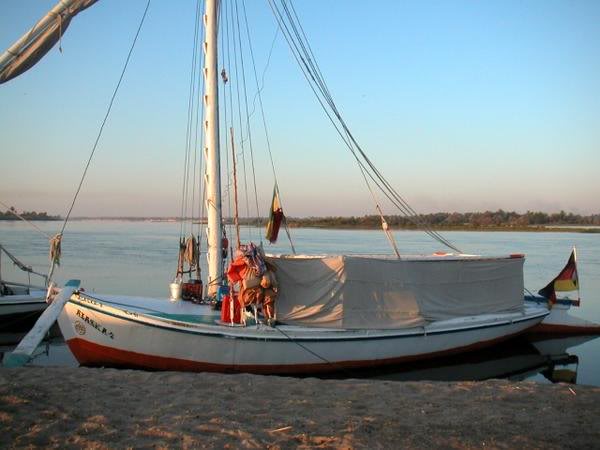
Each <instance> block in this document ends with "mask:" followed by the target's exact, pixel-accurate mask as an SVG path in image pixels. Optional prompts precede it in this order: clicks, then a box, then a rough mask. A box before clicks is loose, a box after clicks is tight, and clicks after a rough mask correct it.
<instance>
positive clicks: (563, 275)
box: [538, 248, 579, 306]
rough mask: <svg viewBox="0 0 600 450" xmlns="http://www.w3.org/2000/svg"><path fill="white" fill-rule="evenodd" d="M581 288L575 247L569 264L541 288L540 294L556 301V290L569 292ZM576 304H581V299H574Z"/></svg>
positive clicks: (551, 301)
mask: <svg viewBox="0 0 600 450" xmlns="http://www.w3.org/2000/svg"><path fill="white" fill-rule="evenodd" d="M578 290H579V277H578V275H577V255H576V253H575V249H574V248H573V251H572V252H571V256H569V260H568V261H567V264H566V265H565V267H564V268H563V270H561V271H560V273H559V274H558V275H557V276H556V277H555V278H554V279H553V280H552V281H551V282H550V283H548V285H546V287H544V288H543V289H540V290H539V291H538V294H540V295H541V296H543V297H546V298H547V299H548V300H550V303H555V302H556V292H568V291H578ZM573 304H574V305H575V306H579V300H575V301H573Z"/></svg>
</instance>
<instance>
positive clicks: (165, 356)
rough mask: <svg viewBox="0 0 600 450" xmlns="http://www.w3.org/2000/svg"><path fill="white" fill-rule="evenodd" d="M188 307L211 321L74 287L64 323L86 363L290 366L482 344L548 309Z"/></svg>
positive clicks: (395, 358) (379, 361) (339, 364)
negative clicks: (354, 319)
mask: <svg viewBox="0 0 600 450" xmlns="http://www.w3.org/2000/svg"><path fill="white" fill-rule="evenodd" d="M163 302H164V303H163V305H164V308H163V309H162V310H163V311H168V310H171V313H173V308H171V306H172V305H170V304H169V303H168V301H166V300H165V301H163ZM179 303H183V302H179ZM186 303H187V302H186ZM144 304H145V305H152V304H151V303H144ZM157 304H159V303H157V302H156V301H155V302H154V305H157ZM153 307H154V306H153ZM184 307H185V308H187V310H194V309H195V311H197V312H196V314H197V316H196V317H201V318H202V321H204V322H205V323H193V322H191V321H189V320H188V321H183V320H178V317H180V316H178V315H175V314H171V315H168V314H162V315H161V314H160V311H159V310H157V309H154V310H151V309H150V308H144V309H141V308H138V307H136V306H135V305H128V304H127V303H126V301H124V300H123V301H120V302H119V304H116V303H114V300H111V301H104V300H102V299H99V298H93V299H92V298H86V297H84V296H78V295H74V296H73V297H72V298H71V299H70V301H69V302H68V303H67V304H66V305H65V308H64V310H63V312H62V313H61V315H60V317H59V325H60V328H61V332H62V334H63V336H64V338H65V340H66V342H67V343H68V345H69V347H70V349H71V351H72V352H73V354H74V355H75V357H76V358H77V360H78V361H79V363H80V364H82V365H92V366H117V367H132V368H143V369H155V370H185V371H218V372H252V373H269V374H276V373H277V374H283V373H317V372H329V371H336V370H340V369H350V368H352V369H354V368H362V367H374V366H379V365H388V364H397V363H402V362H407V361H411V360H417V359H424V358H432V357H435V356H441V355H448V354H451V353H458V352H463V351H467V350H472V349H476V348H481V347H484V346H488V345H491V344H493V343H496V342H498V341H501V340H504V339H507V338H509V337H511V336H514V335H517V334H519V333H522V332H524V331H525V330H527V329H529V328H531V327H533V326H535V325H536V324H538V323H540V322H541V321H542V320H543V319H544V317H545V316H546V315H547V314H548V311H547V310H546V309H545V308H541V307H531V308H526V309H525V310H524V312H522V313H513V314H498V315H485V316H473V317H465V318H461V319H453V320H448V321H441V322H436V323H433V324H430V325H427V326H425V327H418V328H410V329H400V330H344V329H315V328H303V327H297V326H285V325H281V326H278V327H276V328H270V327H267V326H263V325H259V326H258V327H257V326H248V327H229V326H226V325H220V324H217V323H215V322H214V321H215V319H218V318H219V316H218V313H216V312H213V311H211V310H210V308H208V307H206V306H198V305H191V304H187V305H184ZM187 310H186V312H188V313H189V311H187ZM174 312H175V313H178V312H182V311H177V309H175V310H174Z"/></svg>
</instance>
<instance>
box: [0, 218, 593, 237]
mask: <svg viewBox="0 0 600 450" xmlns="http://www.w3.org/2000/svg"><path fill="white" fill-rule="evenodd" d="M312 219H314V218H312ZM33 220H34V221H36V222H56V221H59V220H62V219H61V218H52V219H33ZM71 220H72V221H93V220H98V221H115V222H116V221H122V222H156V223H179V222H180V221H181V220H180V219H179V218H175V217H73V218H71ZM305 220H306V219H288V224H289V227H290V228H312V229H329V230H379V229H381V226H380V225H367V224H340V223H338V224H333V223H328V224H317V223H305ZM0 221H4V222H18V221H19V219H16V218H15V219H4V218H1V219H0ZM306 221H307V222H308V221H310V219H309V220H306ZM248 223H250V224H251V225H257V223H258V224H260V226H264V225H265V223H266V222H265V220H264V219H261V220H260V221H258V222H257V220H256V219H254V220H249V221H246V220H245V219H244V222H243V223H240V225H242V226H246V225H248ZM227 224H228V225H231V223H230V222H229V221H228V222H227ZM390 229H391V230H392V231H419V230H420V228H418V227H415V226H410V225H408V226H406V225H402V226H399V225H394V226H390ZM431 229H433V230H436V231H479V232H502V231H504V232H506V231H509V232H510V231H514V232H528V233H531V232H534V233H535V232H540V233H548V232H555V233H589V234H600V226H599V225H587V224H568V225H567V224H547V225H527V226H514V225H490V226H476V225H446V226H440V225H437V226H431Z"/></svg>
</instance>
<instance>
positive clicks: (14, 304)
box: [0, 289, 48, 321]
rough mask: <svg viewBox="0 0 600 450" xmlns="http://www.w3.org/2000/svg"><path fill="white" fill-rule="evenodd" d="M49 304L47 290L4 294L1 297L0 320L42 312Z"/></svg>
mask: <svg viewBox="0 0 600 450" xmlns="http://www.w3.org/2000/svg"><path fill="white" fill-rule="evenodd" d="M47 306H48V304H47V303H46V291H42V290H33V289H32V290H31V291H29V293H28V294H15V295H4V296H1V297H0V321H4V320H5V319H9V318H11V317H16V316H19V315H29V314H33V313H41V312H42V311H43V310H44V309H46V307H47Z"/></svg>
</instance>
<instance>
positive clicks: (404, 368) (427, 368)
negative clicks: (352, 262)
mask: <svg viewBox="0 0 600 450" xmlns="http://www.w3.org/2000/svg"><path fill="white" fill-rule="evenodd" d="M596 337H597V336H565V337H560V336H553V337H551V338H549V337H534V336H522V337H519V338H516V339H511V340H510V341H507V342H504V343H502V344H499V345H496V346H494V347H490V348H487V349H483V350H480V351H475V352H470V353H464V354H458V355H456V356H453V357H449V358H438V359H434V360H429V361H418V362H413V363H408V364H403V365H398V366H392V367H388V368H386V369H381V368H377V369H372V370H360V371H344V372H338V373H335V374H328V375H321V376H320V378H329V379H332V378H334V379H344V378H366V379H381V380H396V381H422V380H430V381H481V380H488V379H492V378H506V379H509V380H513V381H521V380H526V379H530V378H532V377H536V376H537V375H542V376H543V377H544V378H546V379H547V380H548V381H550V382H552V383H570V384H576V383H577V370H578V368H579V357H578V356H577V355H576V354H570V353H569V352H568V350H569V349H572V348H573V347H576V346H579V345H581V344H583V343H585V342H588V341H591V340H593V339H595V338H596ZM2 339H5V340H2ZM6 339H12V342H14V336H13V335H8V334H7V335H6V336H5V335H3V334H0V344H2V345H0V352H2V353H1V354H0V357H2V358H3V357H4V354H5V353H6V352H9V351H11V350H12V349H13V348H14V345H3V344H4V342H6ZM572 351H573V350H572ZM30 365H32V366H61V367H77V366H78V365H79V364H78V363H77V360H76V359H75V358H74V356H73V355H72V354H71V352H70V351H69V348H68V346H67V345H66V344H65V342H64V341H63V340H62V338H56V337H55V338H50V339H49V340H46V341H44V342H43V343H42V345H40V346H39V347H38V349H37V350H36V352H35V356H34V358H33V361H32V362H31V363H30Z"/></svg>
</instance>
